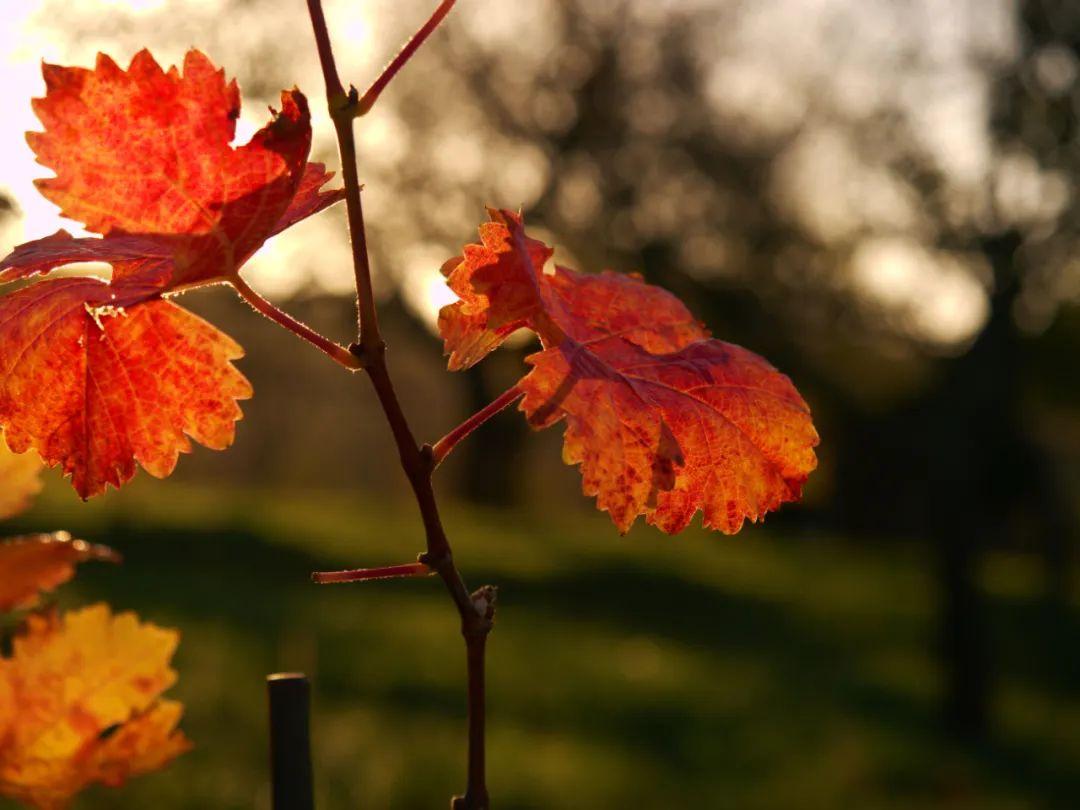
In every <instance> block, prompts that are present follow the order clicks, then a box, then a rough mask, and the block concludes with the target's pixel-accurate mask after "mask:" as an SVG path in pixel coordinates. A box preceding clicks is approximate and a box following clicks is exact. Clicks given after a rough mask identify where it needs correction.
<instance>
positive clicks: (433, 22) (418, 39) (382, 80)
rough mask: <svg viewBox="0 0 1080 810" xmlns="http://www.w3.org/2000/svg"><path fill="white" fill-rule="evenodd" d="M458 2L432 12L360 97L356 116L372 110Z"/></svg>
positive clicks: (446, 1) (448, 1) (444, 3)
mask: <svg viewBox="0 0 1080 810" xmlns="http://www.w3.org/2000/svg"><path fill="white" fill-rule="evenodd" d="M455 2H456V0H443V1H442V2H441V3H440V4H439V7H438V8H436V9H435V11H433V12H432V14H431V16H430V17H429V18H428V21H427V22H426V23H424V24H423V25H422V26H420V28H419V29H418V30H417V32H416V33H415V34H413V35H412V37H411V38H410V39H409V41H408V42H406V43H405V45H404V46H402V48H401V50H400V51H398V54H397V56H395V57H394V58H393V59H392V60H391V61H390V64H388V65H387V66H386V67H384V68H383V72H382V73H380V74H379V78H377V79H376V80H375V81H373V82H372V83H371V86H370V87H368V89H367V90H365V91H364V95H362V96H360V103H359V104H357V107H356V114H357V115H364V114H365V113H366V112H367V111H368V110H370V109H371V108H372V107H373V106H374V105H375V102H376V101H377V100H378V98H379V95H380V94H381V93H382V91H383V90H384V89H385V88H386V85H388V84H390V80H391V79H393V78H394V76H396V75H397V72H398V71H399V70H401V69H402V68H403V67H404V66H405V63H406V62H408V61H409V60H410V59H411V58H412V55H413V54H414V53H416V50H417V48H419V47H420V46H421V45H423V44H424V40H425V39H427V38H428V37H429V36H430V35H431V32H432V31H434V30H435V29H436V28H438V27H439V23H441V22H442V21H443V19H444V18H445V17H446V15H447V14H449V13H450V9H452V8H453V7H454V3H455Z"/></svg>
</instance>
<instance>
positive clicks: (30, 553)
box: [0, 532, 120, 612]
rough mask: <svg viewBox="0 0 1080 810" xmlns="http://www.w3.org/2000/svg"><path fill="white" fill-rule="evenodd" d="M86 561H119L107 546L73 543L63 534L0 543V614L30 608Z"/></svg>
mask: <svg viewBox="0 0 1080 810" xmlns="http://www.w3.org/2000/svg"><path fill="white" fill-rule="evenodd" d="M87 560H104V561H106V562H119V560H120V557H119V555H118V554H117V553H116V552H115V551H113V550H112V549H111V548H108V547H107V546H98V545H93V544H91V543H87V542H86V541H84V540H75V539H73V538H72V537H71V535H70V534H68V533H67V532H53V533H52V534H33V535H27V536H25V537H12V538H9V539H7V540H3V541H0V612H4V611H9V610H14V609H16V608H28V607H33V605H34V604H35V603H36V602H37V598H38V594H39V593H42V592H44V591H51V590H52V589H53V588H56V587H57V586H59V585H63V584H64V583H65V582H67V581H68V580H69V579H71V578H72V577H73V576H74V575H75V566H76V565H77V564H79V563H81V562H86V561H87Z"/></svg>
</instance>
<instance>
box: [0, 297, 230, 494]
mask: <svg viewBox="0 0 1080 810" xmlns="http://www.w3.org/2000/svg"><path fill="white" fill-rule="evenodd" d="M146 294H147V290H146V288H143V287H138V286H135V285H133V284H132V283H130V282H128V283H127V284H121V285H112V286H110V285H106V284H103V283H102V282H100V281H96V280H94V279H81V278H72V279H58V280H50V281H43V282H39V283H38V284H35V285H33V286H31V287H28V288H26V289H23V290H19V291H18V292H15V293H12V294H9V295H7V296H5V297H3V298H0V423H2V424H3V425H4V426H5V427H6V437H7V441H8V444H9V445H11V448H12V449H13V450H15V451H16V452H22V451H24V450H26V449H27V448H28V447H33V448H35V449H36V450H37V451H38V453H39V454H40V455H41V457H42V459H43V460H44V461H45V462H46V463H47V464H49V465H55V464H60V465H61V466H62V467H63V470H64V472H65V473H68V474H71V476H72V483H73V484H74V486H75V489H76V490H77V491H78V493H79V494H80V495H81V496H82V497H83V498H88V497H90V496H93V495H97V494H99V493H101V492H103V491H104V489H105V486H106V485H107V484H112V485H113V486H115V487H119V486H120V485H121V484H123V483H124V482H125V481H127V480H128V479H130V478H131V477H132V475H133V474H134V472H135V462H136V461H137V462H138V463H139V464H141V465H142V466H143V467H144V468H145V469H146V470H147V471H148V472H150V473H151V474H152V475H155V476H158V477H164V476H166V475H168V474H169V473H171V472H172V470H173V468H174V467H175V465H176V460H177V457H178V455H179V454H180V453H182V452H189V451H190V450H191V443H190V442H189V440H188V437H191V438H193V439H195V440H196V441H197V442H199V443H200V444H203V445H206V446H207V447H211V448H214V449H219V450H220V449H223V448H225V447H228V446H229V445H230V444H231V443H232V440H233V435H234V423H235V422H236V421H237V420H238V419H239V418H240V416H241V414H240V408H239V407H238V406H237V404H236V400H238V399H246V398H247V397H249V396H250V395H251V387H250V385H249V384H248V382H247V380H245V379H244V377H243V376H242V375H241V374H240V373H239V372H238V371H236V369H234V368H233V367H232V365H231V364H230V362H229V361H230V360H234V359H237V358H239V357H241V356H242V355H243V351H242V350H241V348H240V346H238V345H237V344H236V343H235V342H233V341H232V340H231V339H229V338H228V337H227V336H226V335H224V334H223V333H221V332H219V331H218V330H217V329H215V328H214V327H212V326H210V325H209V324H207V323H206V322H205V321H203V320H201V319H200V318H198V317H196V316H195V315H192V314H191V313H190V312H187V311H186V310H184V309H182V308H180V307H178V306H176V305H175V304H173V303H171V302H169V301H164V300H161V299H160V298H152V299H150V300H146Z"/></svg>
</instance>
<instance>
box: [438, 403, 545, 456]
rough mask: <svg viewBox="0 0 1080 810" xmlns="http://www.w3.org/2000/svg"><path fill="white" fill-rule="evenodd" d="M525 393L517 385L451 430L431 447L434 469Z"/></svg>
mask: <svg viewBox="0 0 1080 810" xmlns="http://www.w3.org/2000/svg"><path fill="white" fill-rule="evenodd" d="M524 394H525V392H524V391H522V390H521V389H520V388H518V387H517V386H516V385H514V386H511V387H510V388H507V389H506V390H505V391H503V392H502V393H501V394H499V396H498V397H496V398H495V399H494V400H492V401H491V402H490V403H489V404H488V405H485V406H484V407H483V408H481V409H480V410H479V411H477V412H476V413H474V414H473V415H472V416H470V417H469V418H468V419H466V420H465V421H464V422H462V423H461V424H460V425H458V426H457V427H456V428H454V429H453V430H451V431H450V432H449V433H447V434H446V435H445V436H443V437H442V438H441V439H439V440H438V441H437V442H435V444H434V445H432V447H431V462H432V466H433V467H438V466H439V465H440V464H441V463H442V460H443V459H444V458H446V457H447V456H448V455H450V452H451V451H452V450H453V449H454V448H455V447H457V445H458V443H459V442H460V441H461V440H462V439H464V438H466V437H467V436H468V435H469V434H470V433H472V432H473V431H474V430H476V429H477V428H478V427H480V426H481V425H482V424H484V422H486V421H487V420H488V419H490V418H491V417H493V416H494V415H495V414H497V413H499V411H502V410H503V409H505V408H506V407H508V406H509V405H512V404H513V403H514V402H517V400H519V399H521V397H522V396H524Z"/></svg>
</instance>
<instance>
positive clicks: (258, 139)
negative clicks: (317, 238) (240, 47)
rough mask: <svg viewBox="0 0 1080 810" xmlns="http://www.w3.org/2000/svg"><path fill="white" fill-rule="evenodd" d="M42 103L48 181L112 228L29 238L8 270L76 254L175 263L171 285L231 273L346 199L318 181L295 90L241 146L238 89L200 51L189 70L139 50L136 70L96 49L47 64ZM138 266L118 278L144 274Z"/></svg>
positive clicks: (48, 192) (66, 208) (5, 274)
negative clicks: (85, 64)
mask: <svg viewBox="0 0 1080 810" xmlns="http://www.w3.org/2000/svg"><path fill="white" fill-rule="evenodd" d="M43 73H44V76H45V84H46V88H47V92H46V95H45V97H44V98H41V99H35V101H34V110H35V112H36V113H37V115H38V118H39V119H40V120H41V122H42V123H43V124H44V125H45V131H44V132H30V133H28V134H27V140H28V141H29V143H30V145H31V147H32V148H33V149H34V152H35V153H36V154H37V157H38V161H39V162H40V163H42V164H43V165H45V166H48V167H49V168H51V169H53V170H54V171H55V172H56V177H54V178H48V179H44V180H38V181H37V186H38V189H39V190H40V191H41V193H42V194H43V195H45V197H47V198H48V199H50V200H52V201H53V202H55V203H56V204H57V205H59V206H60V207H61V209H62V212H63V213H64V215H66V216H69V217H71V218H72V219H77V220H80V221H82V222H83V223H84V224H85V226H86V228H87V229H88V230H90V231H94V232H97V233H101V234H104V235H105V238H104V239H73V238H72V237H71V236H70V235H68V234H67V233H66V232H64V231H60V232H58V233H57V234H54V235H53V236H50V237H46V238H45V239H41V240H38V241H36V242H30V243H27V244H26V245H22V246H20V247H19V248H17V249H16V250H15V252H14V253H12V254H11V255H10V256H9V257H8V258H7V259H6V260H5V261H4V262H2V263H0V280H5V281H9V280H12V279H14V278H19V277H25V276H27V275H31V274H34V273H42V272H48V271H49V270H50V269H52V268H53V267H58V266H60V265H63V264H68V263H71V262H77V261H107V262H114V263H115V262H118V261H123V260H126V259H134V258H140V257H148V256H154V257H161V258H165V259H167V260H168V262H167V264H169V270H168V272H167V274H166V275H165V278H164V279H161V283H162V284H164V285H165V286H167V287H168V288H169V289H176V288H180V287H184V288H187V287H191V286H195V285H200V284H206V283H210V282H213V281H218V280H222V279H228V278H230V277H232V276H233V275H235V274H236V273H237V272H238V271H239V269H240V266H241V265H242V264H243V263H244V262H245V261H246V260H247V259H248V258H249V257H250V256H251V255H252V254H253V253H254V252H255V251H256V250H257V249H258V248H259V246H260V245H262V243H263V242H264V241H265V240H266V239H267V238H268V237H269V236H271V235H273V234H274V233H278V232H280V231H281V230H283V229H285V228H287V227H288V226H289V225H292V224H294V223H295V222H298V221H299V220H301V219H303V218H304V217H307V216H310V215H312V214H314V213H316V212H318V211H320V210H322V209H323V208H325V207H327V206H328V205H332V204H333V203H335V202H337V201H338V200H340V199H342V197H343V191H342V190H340V189H339V190H333V191H320V190H319V189H320V188H321V186H322V185H324V184H325V183H326V182H327V181H328V180H329V179H330V178H331V177H332V176H333V175H332V174H330V173H327V172H326V170H325V167H324V166H322V164H318V163H314V164H308V163H307V162H306V160H307V154H308V150H309V148H310V146H311V123H310V115H309V113H308V106H307V100H306V99H305V98H304V96H303V94H302V93H300V91H298V90H291V91H287V92H283V93H282V94H281V104H282V111H281V113H280V114H275V115H274V117H273V119H272V120H271V122H270V123H269V124H267V125H266V126H265V127H264V128H263V129H261V130H259V132H257V133H256V134H255V135H254V136H253V137H252V139H251V141H250V142H249V143H247V144H245V145H243V146H239V147H234V146H232V145H231V143H230V142H231V141H232V138H233V136H234V134H235V129H236V119H237V117H238V116H239V114H240V96H239V91H238V90H237V87H236V82H235V81H233V82H229V83H228V84H226V82H225V76H224V72H223V71H220V70H217V69H216V68H215V67H214V66H213V65H212V64H211V63H210V61H209V59H207V58H206V56H204V55H203V54H202V53H200V52H199V51H196V50H191V51H189V52H188V53H187V55H186V56H185V58H184V69H183V72H182V73H181V72H180V71H178V70H177V69H176V68H170V69H169V71H168V72H165V71H163V70H162V69H161V68H160V67H159V66H158V64H157V62H155V61H154V58H153V57H152V56H151V55H150V53H149V52H148V51H145V50H144V51H140V52H139V53H138V54H136V55H135V58H134V59H132V61H131V66H130V67H129V68H128V70H127V71H124V70H121V69H120V68H119V67H117V65H116V63H115V62H113V61H112V60H111V59H110V58H109V57H107V56H105V55H103V54H102V55H99V56H98V60H97V65H96V66H95V68H94V70H86V69H84V68H69V67H60V66H56V65H45V66H44V68H43ZM138 269H139V268H137V267H136V268H132V267H130V266H125V267H122V268H121V267H116V268H114V278H121V277H124V278H126V277H131V276H132V275H136V276H137V277H139V278H140V279H143V278H144V276H143V275H142V274H141V273H137V272H135V271H137V270H138Z"/></svg>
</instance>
